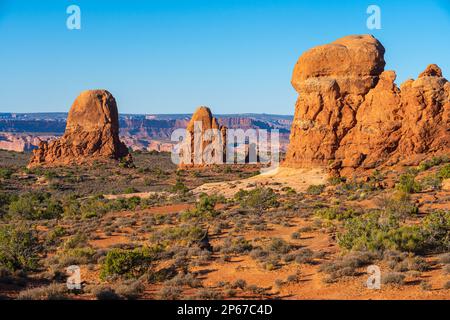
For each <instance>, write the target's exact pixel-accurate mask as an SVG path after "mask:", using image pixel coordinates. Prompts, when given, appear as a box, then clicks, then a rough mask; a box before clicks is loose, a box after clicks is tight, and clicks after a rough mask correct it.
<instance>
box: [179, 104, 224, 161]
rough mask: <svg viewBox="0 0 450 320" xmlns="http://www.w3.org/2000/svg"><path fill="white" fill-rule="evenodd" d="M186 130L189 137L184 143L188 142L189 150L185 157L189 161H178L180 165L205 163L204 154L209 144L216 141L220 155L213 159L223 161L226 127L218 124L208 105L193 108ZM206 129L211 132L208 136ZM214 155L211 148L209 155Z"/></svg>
mask: <svg viewBox="0 0 450 320" xmlns="http://www.w3.org/2000/svg"><path fill="white" fill-rule="evenodd" d="M211 130H212V131H211ZM186 131H187V133H189V136H190V139H189V140H187V141H186V142H185V143H188V144H190V151H191V152H190V155H189V156H188V157H187V158H186V159H190V161H182V162H181V163H180V166H181V167H186V166H191V165H194V166H204V165H207V164H208V163H207V162H206V161H205V157H204V154H205V153H206V150H207V148H208V147H209V146H212V145H213V144H216V143H218V144H219V145H220V147H221V150H222V157H220V159H219V160H217V161H214V163H216V164H217V163H218V162H223V161H225V149H226V127H225V126H222V125H220V124H219V122H218V121H217V119H216V118H214V117H213V116H212V113H211V110H210V109H209V108H208V107H199V108H197V110H195V112H194V114H193V115H192V118H191V120H190V121H189V123H188V125H187V128H186ZM208 131H209V132H211V134H212V136H211V137H210V138H208V137H207V135H205V133H207V132H208ZM217 138H218V139H219V140H217ZM216 149H218V148H216ZM217 155H218V154H217ZM215 156H216V155H215V154H214V150H213V151H212V153H211V157H215Z"/></svg>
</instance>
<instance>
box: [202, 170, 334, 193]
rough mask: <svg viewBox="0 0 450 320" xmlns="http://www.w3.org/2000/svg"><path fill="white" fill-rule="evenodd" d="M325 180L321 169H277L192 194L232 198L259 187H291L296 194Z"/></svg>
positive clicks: (205, 188)
mask: <svg viewBox="0 0 450 320" xmlns="http://www.w3.org/2000/svg"><path fill="white" fill-rule="evenodd" d="M326 179H327V174H326V172H325V171H324V170H323V169H321V168H314V169H294V168H285V167H278V168H276V169H274V170H272V171H269V172H266V173H262V174H260V175H257V176H254V177H251V178H248V179H243V180H235V181H229V182H217V183H207V184H204V185H201V186H200V187H198V188H196V189H194V191H193V192H194V194H195V195H198V194H201V193H206V194H221V195H223V196H225V197H232V196H234V194H235V193H236V192H238V191H239V190H240V189H243V190H247V189H252V188H255V187H259V186H267V187H271V188H272V189H274V190H276V191H280V190H281V189H282V188H284V187H291V188H292V189H294V190H295V191H297V192H303V191H306V189H307V188H308V187H309V186H310V185H318V184H325V183H326Z"/></svg>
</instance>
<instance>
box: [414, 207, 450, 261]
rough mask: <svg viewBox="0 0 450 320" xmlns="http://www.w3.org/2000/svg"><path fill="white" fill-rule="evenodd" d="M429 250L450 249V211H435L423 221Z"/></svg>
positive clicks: (426, 244) (423, 229) (422, 224)
mask: <svg viewBox="0 0 450 320" xmlns="http://www.w3.org/2000/svg"><path fill="white" fill-rule="evenodd" d="M421 230H422V233H423V235H424V238H425V246H426V249H428V250H429V251H444V252H445V251H447V252H448V251H450V211H434V212H432V213H430V214H428V215H427V216H426V217H425V218H424V220H423V221H422V223H421Z"/></svg>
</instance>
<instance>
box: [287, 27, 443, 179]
mask: <svg viewBox="0 0 450 320" xmlns="http://www.w3.org/2000/svg"><path fill="white" fill-rule="evenodd" d="M383 56H384V48H383V46H382V45H381V43H380V42H379V41H378V40H376V39H375V38H374V37H372V36H369V35H363V36H348V37H345V38H342V39H339V40H337V41H335V42H333V43H331V44H328V45H324V46H319V47H316V48H313V49H311V50H309V51H307V52H305V53H304V54H303V55H302V56H301V57H300V59H299V60H298V62H297V65H296V66H295V69H294V73H293V77H292V85H293V87H294V88H295V89H296V91H297V92H298V93H299V98H298V100H297V104H296V109H295V116H294V122H293V125H292V128H291V138H290V145H289V149H288V153H287V157H286V161H285V163H284V165H285V166H293V167H311V166H321V167H328V168H329V169H330V171H331V172H332V173H334V174H341V175H349V174H352V173H355V172H356V171H358V170H359V171H361V170H367V169H372V168H376V167H379V166H381V165H389V164H394V163H397V162H399V161H406V160H411V159H417V160H418V159H421V158H423V157H424V156H426V155H428V154H431V153H448V152H449V146H450V143H449V142H450V140H449V139H450V131H449V130H450V125H449V124H450V123H449V118H450V117H449V112H450V100H449V97H450V90H449V89H450V84H449V82H448V81H447V80H446V79H445V78H443V77H442V72H441V70H440V69H439V67H438V66H436V65H430V66H428V68H427V69H426V70H425V71H424V72H423V73H422V74H421V75H420V76H419V78H418V79H417V80H415V81H413V80H408V81H406V82H405V83H404V84H403V85H402V86H401V89H399V88H398V87H397V86H396V85H395V83H394V81H395V78H396V75H395V72H394V71H383V69H384V65H385V62H384V57H383Z"/></svg>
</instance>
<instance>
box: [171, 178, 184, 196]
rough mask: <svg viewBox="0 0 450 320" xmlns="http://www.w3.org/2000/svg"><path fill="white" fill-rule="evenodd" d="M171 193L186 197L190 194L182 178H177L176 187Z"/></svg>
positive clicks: (173, 187) (172, 188)
mask: <svg viewBox="0 0 450 320" xmlns="http://www.w3.org/2000/svg"><path fill="white" fill-rule="evenodd" d="M170 191H171V192H172V193H178V194H181V195H186V194H187V193H188V192H189V188H188V187H187V186H186V185H185V184H184V182H183V181H182V180H181V179H180V178H177V181H176V183H175V185H173V186H172V187H171V189H170Z"/></svg>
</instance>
